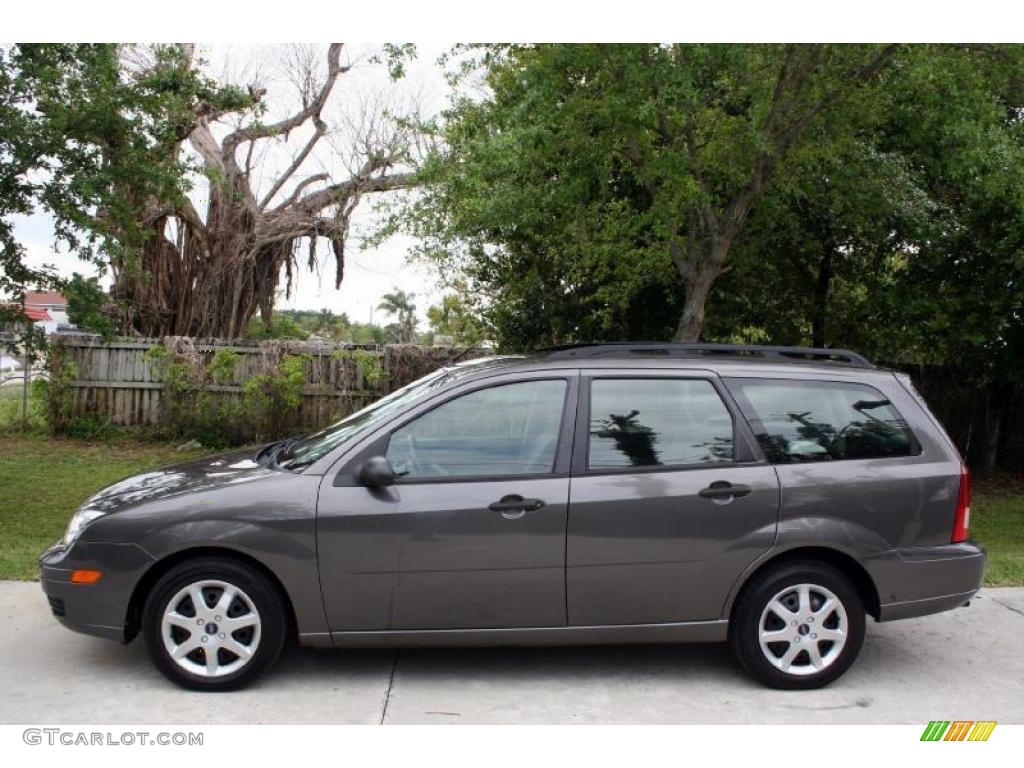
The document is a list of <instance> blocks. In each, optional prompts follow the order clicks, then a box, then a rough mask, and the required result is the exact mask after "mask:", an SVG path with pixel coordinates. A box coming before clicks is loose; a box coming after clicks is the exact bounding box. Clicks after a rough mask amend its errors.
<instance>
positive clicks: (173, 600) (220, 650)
mask: <svg viewBox="0 0 1024 768" xmlns="http://www.w3.org/2000/svg"><path fill="white" fill-rule="evenodd" d="M142 623H143V635H144V637H145V641H146V647H147V649H148V650H149V654H150V656H151V657H152V659H153V662H154V664H156V667H157V668H158V669H159V670H160V671H161V672H162V673H163V674H164V675H166V676H167V677H168V678H170V679H171V680H173V681H174V682H175V683H178V685H181V686H183V687H185V688H191V689H195V690H207V691H226V690H235V689H237V688H241V687H243V686H245V685H248V684H249V683H251V682H252V681H253V680H255V679H256V678H257V677H259V676H260V675H262V674H263V673H264V672H266V671H267V670H268V669H270V667H271V666H273V664H274V662H276V661H277V658H278V657H279V656H280V655H281V649H282V648H283V647H284V640H285V634H286V630H287V614H286V612H285V609H284V604H283V601H282V599H281V596H280V595H279V594H278V590H277V589H276V588H275V586H274V585H273V584H271V583H270V581H269V580H268V579H267V578H266V577H265V576H264V575H263V574H262V573H260V572H259V571H258V570H257V569H255V568H252V567H250V566H249V565H246V564H245V563H242V562H238V561H234V560H230V559H227V558H218V557H204V558H197V559H195V560H189V561H186V562H184V563H181V564H180V565H177V566H175V567H174V568H172V569H171V570H170V571H168V572H167V573H166V574H164V576H163V577H162V578H161V579H160V580H159V581H158V582H157V583H156V585H155V586H154V587H153V590H152V591H151V592H150V595H149V598H148V600H147V601H146V606H145V609H144V611H143V616H142Z"/></svg>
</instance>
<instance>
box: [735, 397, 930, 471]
mask: <svg viewBox="0 0 1024 768" xmlns="http://www.w3.org/2000/svg"><path fill="white" fill-rule="evenodd" d="M726 385H727V386H728V387H729V391H730V392H732V394H733V396H734V397H735V398H736V401H737V402H738V403H739V406H740V409H741V410H742V411H743V415H744V417H745V418H746V419H747V421H748V422H749V423H750V426H751V429H752V430H753V431H754V434H755V436H756V437H757V440H758V442H759V443H760V444H761V449H762V450H763V451H764V452H765V455H766V456H767V457H768V460H769V461H771V462H772V463H775V464H787V463H793V462H802V461H839V460H843V459H879V458H885V457H889V456H911V455H914V454H917V453H920V449H919V447H918V443H917V441H916V440H915V439H914V436H913V433H912V432H911V431H910V428H909V427H908V426H907V422H906V421H905V420H904V418H903V417H902V416H900V414H899V412H898V411H897V410H896V408H895V406H893V404H892V403H891V402H889V400H888V399H887V398H886V397H885V396H884V395H883V394H882V393H881V392H879V391H878V390H877V389H875V388H874V387H869V386H867V385H865V384H851V383H845V382H837V381H793V380H788V379H737V378H732V379H726Z"/></svg>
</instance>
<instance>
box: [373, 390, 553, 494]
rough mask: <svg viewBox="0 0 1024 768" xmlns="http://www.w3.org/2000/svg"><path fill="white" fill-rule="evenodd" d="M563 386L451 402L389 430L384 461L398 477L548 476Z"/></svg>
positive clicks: (475, 395)
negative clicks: (393, 429) (392, 431)
mask: <svg viewBox="0 0 1024 768" xmlns="http://www.w3.org/2000/svg"><path fill="white" fill-rule="evenodd" d="M566 386H567V384H566V382H565V380H563V379H550V380H542V381H524V382H518V383H515V384H503V385H500V386H495V387H488V388H487V389H478V390H476V391H474V392H470V393H468V394H465V395H461V396H459V397H456V398H455V399H453V400H449V401H448V402H446V403H444V404H443V405H440V406H438V407H437V408H434V409H433V410H431V411H429V412H427V413H425V414H423V415H422V416H420V417H419V418H417V419H414V420H413V421H411V422H409V423H408V424H406V425H404V426H402V427H400V428H399V429H397V430H395V432H394V433H392V435H391V440H390V442H389V444H388V453H387V457H388V460H389V461H390V462H391V465H392V467H394V469H395V472H396V474H397V475H398V476H399V477H403V478H438V477H474V476H484V475H486V476H510V475H533V474H544V473H550V472H553V471H554V463H555V454H556V452H557V450H558V433H559V428H560V426H561V421H562V408H563V406H564V404H565V392H566Z"/></svg>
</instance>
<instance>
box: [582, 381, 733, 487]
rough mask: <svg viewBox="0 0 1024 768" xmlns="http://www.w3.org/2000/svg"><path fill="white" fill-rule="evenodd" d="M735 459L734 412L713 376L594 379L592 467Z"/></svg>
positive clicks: (711, 462)
mask: <svg viewBox="0 0 1024 768" xmlns="http://www.w3.org/2000/svg"><path fill="white" fill-rule="evenodd" d="M733 460H734V451H733V425H732V417H731V416H730V415H729V411H728V409H727V408H726V407H725V404H724V403H723V402H722V398H721V397H720V396H719V395H718V392H716V391H715V388H714V387H713V386H712V385H711V383H710V382H708V381H703V380H700V379H646V378H644V379H595V380H594V381H593V382H592V383H591V387H590V435H589V447H588V455H587V466H588V467H589V468H590V469H598V470H600V469H614V468H622V467H661V466H678V465H690V464H717V463H722V462H731V461H733Z"/></svg>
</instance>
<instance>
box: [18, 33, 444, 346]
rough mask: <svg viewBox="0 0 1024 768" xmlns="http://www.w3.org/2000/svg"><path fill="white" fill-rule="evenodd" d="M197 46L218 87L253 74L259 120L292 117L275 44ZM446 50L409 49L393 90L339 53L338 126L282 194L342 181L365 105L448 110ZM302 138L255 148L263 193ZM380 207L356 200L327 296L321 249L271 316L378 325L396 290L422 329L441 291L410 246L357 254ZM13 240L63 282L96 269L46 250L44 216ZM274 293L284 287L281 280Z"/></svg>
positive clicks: (25, 222)
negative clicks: (343, 70)
mask: <svg viewBox="0 0 1024 768" xmlns="http://www.w3.org/2000/svg"><path fill="white" fill-rule="evenodd" d="M198 47H199V48H200V50H201V51H202V52H203V54H204V57H205V58H206V59H207V60H208V61H209V67H208V69H209V71H210V73H211V74H213V75H214V76H216V77H217V79H218V80H221V81H224V80H231V81H233V82H237V83H240V84H243V85H244V84H248V83H249V82H251V81H252V79H253V76H254V73H257V72H258V80H259V82H260V83H261V84H262V85H264V86H265V87H267V89H268V94H267V97H266V99H265V101H266V103H267V104H268V105H269V106H270V112H269V113H268V114H267V115H266V116H265V117H264V118H263V120H264V121H271V120H274V119H279V118H280V117H283V116H285V115H286V114H290V113H291V111H292V109H293V108H294V106H295V103H294V102H293V101H292V100H291V97H292V94H293V90H292V89H291V87H290V86H289V84H288V83H287V81H285V80H284V78H283V75H282V74H281V71H280V65H279V62H280V60H281V56H282V54H283V50H282V49H283V46H275V45H243V44H230V45H217V44H207V43H203V44H199V46H198ZM450 47H451V46H450V45H448V44H441V43H435V44H428V45H418V46H417V54H418V55H417V58H416V59H415V61H413V62H412V63H410V64H409V65H408V66H407V67H406V76H405V77H404V78H403V79H402V80H401V81H399V82H398V83H393V82H392V81H391V79H390V78H389V77H388V75H387V72H386V69H385V68H384V67H382V66H380V65H374V64H372V63H370V62H368V61H366V58H367V57H368V56H369V54H370V53H372V52H373V51H374V50H376V46H373V45H363V44H352V45H350V46H347V47H346V54H347V55H349V56H351V57H352V58H353V59H354V60H355V61H354V66H353V69H352V70H351V71H350V72H349V73H347V74H344V75H342V76H341V77H340V78H339V81H338V83H337V84H336V85H335V89H334V91H333V93H332V95H331V101H330V102H329V104H328V107H327V109H326V110H325V113H324V118H325V120H326V121H327V123H328V125H329V126H332V127H334V126H338V130H339V135H338V137H337V138H336V139H335V140H334V146H333V147H332V146H329V145H328V142H327V141H326V140H322V141H321V143H320V145H319V146H318V149H317V151H316V152H315V153H314V154H313V156H311V157H310V158H309V159H307V161H306V163H305V164H304V165H303V167H302V168H300V169H299V171H298V172H297V173H296V175H295V177H293V180H292V182H291V183H290V184H288V185H286V186H285V188H284V189H283V190H282V193H281V194H283V195H287V194H288V192H289V191H290V189H291V188H292V186H293V185H294V183H295V182H296V181H298V180H300V179H301V178H303V177H304V176H308V175H310V174H313V173H319V172H321V171H327V172H331V173H332V174H334V175H336V177H337V178H344V177H345V175H346V174H345V169H344V167H343V158H342V155H341V154H340V153H339V152H338V151H337V150H338V149H340V150H344V149H345V147H346V146H348V142H347V141H346V138H345V136H344V125H345V123H346V118H347V117H348V116H350V115H353V114H357V113H359V112H360V110H361V109H362V107H361V104H363V103H365V100H366V99H371V100H383V101H384V102H385V103H386V104H388V105H397V106H398V107H399V108H401V107H403V106H408V105H409V104H411V103H415V104H416V106H417V108H418V110H419V111H420V112H421V113H423V114H424V115H426V116H429V115H432V114H436V113H437V111H439V110H440V109H442V108H443V107H444V105H445V104H446V103H447V100H448V98H449V95H450V89H449V86H448V84H447V82H446V81H445V79H444V77H443V71H442V68H441V66H440V65H439V64H438V63H437V58H438V56H440V55H441V54H442V53H444V52H445V51H447V50H449V48H450ZM318 52H319V53H320V54H321V55H320V57H319V58H320V60H321V63H322V62H323V61H325V60H326V46H318ZM306 135H308V131H307V130H302V131H296V132H294V135H293V136H292V137H291V139H290V142H289V143H288V144H287V145H283V144H277V145H274V144H273V142H272V141H267V142H263V144H268V145H271V146H269V148H268V149H267V154H266V155H265V157H264V158H263V160H262V163H261V165H260V168H261V169H265V170H266V173H264V174H263V178H264V183H263V186H262V189H263V191H266V190H267V189H268V188H269V183H270V182H269V180H272V178H273V176H274V172H275V171H276V170H279V169H282V168H283V167H285V165H286V164H287V162H288V160H289V158H290V156H291V153H292V152H293V151H296V147H301V146H302V144H303V142H304V139H305V136H306ZM204 183H205V181H204V180H199V181H197V182H196V185H195V189H194V191H193V195H192V196H193V198H194V199H195V201H196V207H197V210H199V211H200V213H203V212H204V211H205V206H204V205H203V204H202V202H201V201H202V199H203V197H204V193H205V189H204V186H203V185H204ZM257 184H258V182H257ZM314 189H315V187H314ZM257 197H259V194H257ZM379 199H380V196H367V197H365V198H364V199H363V201H362V202H361V203H360V205H359V208H358V209H357V211H356V214H355V215H354V216H353V221H352V225H351V230H350V234H349V239H348V243H347V248H346V259H345V278H344V281H343V282H342V284H341V288H340V289H338V290H335V288H334V278H335V266H334V257H333V254H332V253H331V251H330V247H329V246H328V245H327V244H326V242H322V243H321V246H322V247H321V248H319V253H320V255H321V264H320V270H319V272H309V271H306V270H305V256H304V254H303V253H300V254H299V262H300V267H301V270H300V272H299V274H298V280H297V285H296V286H293V293H292V297H291V298H290V299H285V298H284V296H283V293H282V295H281V297H280V298H279V300H278V302H277V308H279V309H287V308H291V309H320V308H321V307H327V308H329V309H331V310H332V311H334V312H336V313H341V312H346V313H348V316H349V318H350V319H351V320H353V321H355V322H368V321H370V320H371V318H372V319H374V320H376V321H377V322H386V321H387V318H386V317H385V316H384V315H382V314H381V313H380V312H375V307H376V305H377V304H378V303H379V301H380V297H381V296H382V295H383V294H384V293H387V292H389V291H391V290H392V289H394V288H399V289H402V290H404V291H406V292H409V293H415V294H416V298H415V300H414V301H415V304H416V307H417V314H418V315H419V317H420V320H421V322H422V323H423V324H424V326H425V323H426V310H427V308H428V307H429V306H430V305H431V304H433V303H437V302H438V301H439V299H440V296H441V290H440V289H439V287H438V285H437V280H436V278H435V276H434V274H433V272H432V270H431V269H430V268H428V267H426V266H424V265H418V264H411V263H409V261H408V259H407V256H408V254H409V252H410V248H411V247H412V245H413V241H412V240H411V239H410V238H407V237H404V236H396V237H393V238H391V239H390V240H388V241H387V242H385V243H383V244H382V245H381V246H379V247H377V248H368V249H362V248H361V244H360V240H361V239H362V237H361V236H362V235H363V234H364V233H366V232H367V231H369V230H370V229H371V228H372V226H373V224H374V221H375V214H374V210H373V209H374V201H375V200H379ZM15 234H16V236H17V237H18V238H19V239H20V240H21V242H22V243H23V245H24V247H25V250H26V253H27V257H28V261H29V263H30V264H32V265H40V264H44V263H46V264H52V265H54V266H55V267H56V268H57V269H58V270H59V271H60V272H61V273H62V274H65V275H70V274H71V273H72V272H76V271H77V272H81V273H84V274H89V275H92V274H96V268H95V267H94V266H92V265H91V264H88V263H86V262H83V261H80V260H79V259H77V258H75V257H74V256H73V255H72V254H69V253H67V252H66V251H64V252H58V251H57V250H55V244H54V242H53V225H52V220H51V219H50V217H49V216H47V215H46V214H43V213H37V214H35V215H32V216H23V217H17V218H16V219H15ZM107 282H108V283H109V281H107ZM281 286H282V289H283V286H284V280H283V277H282V282H281Z"/></svg>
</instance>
